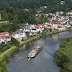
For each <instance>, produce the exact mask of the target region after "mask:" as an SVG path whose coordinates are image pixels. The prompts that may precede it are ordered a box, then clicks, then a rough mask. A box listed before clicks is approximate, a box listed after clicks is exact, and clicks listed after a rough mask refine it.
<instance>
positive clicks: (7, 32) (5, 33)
mask: <svg viewBox="0 0 72 72" xmlns="http://www.w3.org/2000/svg"><path fill="white" fill-rule="evenodd" d="M3 34H9V33H8V32H2V33H0V35H3Z"/></svg>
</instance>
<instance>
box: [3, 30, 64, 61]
mask: <svg viewBox="0 0 72 72" xmlns="http://www.w3.org/2000/svg"><path fill="white" fill-rule="evenodd" d="M61 32H63V31H61ZM54 33H59V32H51V33H49V34H48V35H51V34H54ZM40 37H41V35H39V36H36V37H33V38H31V39H28V40H26V41H24V42H23V43H22V44H19V45H18V46H16V48H15V49H14V48H13V49H14V50H13V51H12V49H11V50H10V51H9V52H7V54H4V57H5V58H9V57H10V55H11V54H12V53H13V52H15V51H16V50H17V49H18V48H20V47H21V46H23V45H24V44H26V43H28V42H30V41H32V40H35V39H38V38H40ZM5 58H4V59H3V58H2V60H5Z"/></svg>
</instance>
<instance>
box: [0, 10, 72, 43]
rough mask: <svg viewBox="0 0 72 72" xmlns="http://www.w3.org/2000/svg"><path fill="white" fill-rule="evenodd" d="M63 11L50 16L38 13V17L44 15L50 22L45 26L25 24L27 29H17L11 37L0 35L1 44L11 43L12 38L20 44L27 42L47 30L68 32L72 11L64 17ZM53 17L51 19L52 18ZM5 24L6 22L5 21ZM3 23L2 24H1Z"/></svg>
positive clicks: (49, 14) (4, 33)
mask: <svg viewBox="0 0 72 72" xmlns="http://www.w3.org/2000/svg"><path fill="white" fill-rule="evenodd" d="M63 13H64V12H63V11H59V12H56V13H55V14H53V13H48V14H43V13H41V11H38V13H37V14H36V16H38V17H41V15H44V16H45V17H47V19H48V22H44V23H43V24H38V25H36V24H31V25H30V24H28V23H26V24H25V27H22V28H21V29H17V30H16V31H15V32H13V33H12V35H9V32H1V33H0V44H1V43H2V42H4V43H5V44H6V43H7V42H8V41H11V37H13V38H15V39H16V40H18V41H19V42H21V41H25V40H27V39H28V38H29V37H34V36H37V35H39V33H42V32H43V31H44V30H45V29H47V30H50V29H52V31H62V30H68V29H69V28H70V27H71V25H72V10H71V11H69V12H68V13H67V14H66V16H62V15H63ZM50 16H51V17H50ZM3 22H4V21H3ZM1 23H2V22H1Z"/></svg>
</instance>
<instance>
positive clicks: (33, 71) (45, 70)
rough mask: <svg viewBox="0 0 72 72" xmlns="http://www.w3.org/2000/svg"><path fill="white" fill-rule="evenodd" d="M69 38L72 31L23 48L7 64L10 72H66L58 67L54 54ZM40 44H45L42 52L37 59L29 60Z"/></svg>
mask: <svg viewBox="0 0 72 72" xmlns="http://www.w3.org/2000/svg"><path fill="white" fill-rule="evenodd" d="M67 37H72V32H71V31H70V32H62V33H58V34H53V35H49V36H47V37H45V38H40V39H37V40H35V41H32V42H29V43H27V44H26V45H24V46H22V47H21V48H20V49H19V51H18V52H17V53H15V54H13V55H12V56H11V57H10V61H9V62H8V63H7V67H8V70H9V72H65V71H62V70H61V69H60V68H59V67H57V66H56V64H55V63H54V57H53V54H54V52H55V51H56V50H57V49H58V48H59V45H60V43H61V42H62V41H63V40H64V39H66V38H67ZM38 44H39V45H42V44H44V45H43V47H42V50H41V51H40V52H39V53H38V55H37V56H36V57H35V58H33V59H30V60H28V58H27V55H28V53H29V52H30V51H31V50H32V49H33V48H34V47H35V46H36V45H38Z"/></svg>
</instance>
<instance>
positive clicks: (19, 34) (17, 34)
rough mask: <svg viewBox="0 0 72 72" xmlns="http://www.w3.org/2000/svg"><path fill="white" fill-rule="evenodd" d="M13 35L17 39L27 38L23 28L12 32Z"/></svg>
mask: <svg viewBox="0 0 72 72" xmlns="http://www.w3.org/2000/svg"><path fill="white" fill-rule="evenodd" d="M12 37H14V38H15V39H18V38H19V39H22V38H26V34H25V32H24V31H23V30H18V31H16V32H14V33H13V34H12Z"/></svg>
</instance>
